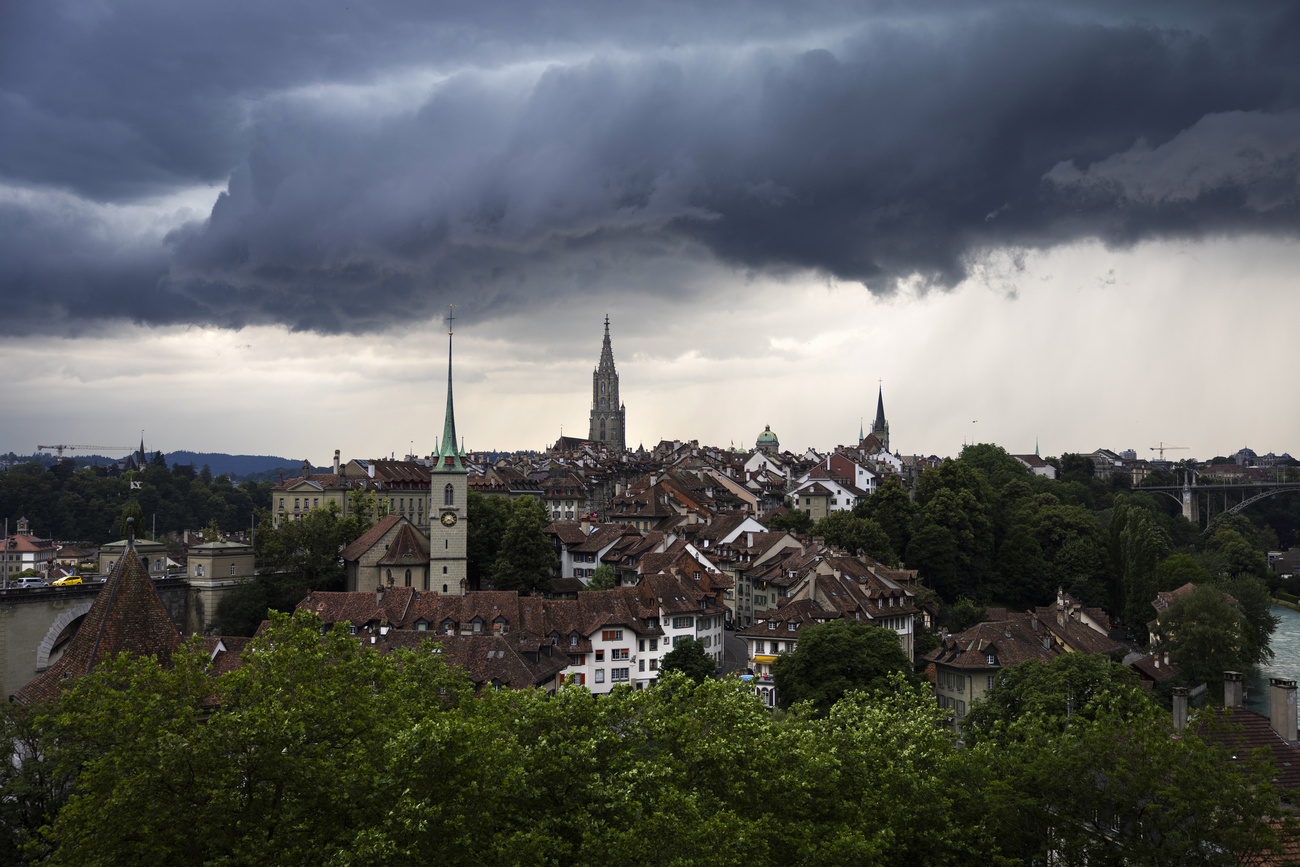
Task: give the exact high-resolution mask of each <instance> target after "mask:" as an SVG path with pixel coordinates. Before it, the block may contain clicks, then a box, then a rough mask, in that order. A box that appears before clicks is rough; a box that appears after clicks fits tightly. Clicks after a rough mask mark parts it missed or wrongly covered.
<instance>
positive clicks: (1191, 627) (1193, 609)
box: [1156, 584, 1258, 697]
mask: <svg viewBox="0 0 1300 867" xmlns="http://www.w3.org/2000/svg"><path fill="white" fill-rule="evenodd" d="M1156 628H1157V630H1158V633H1159V636H1160V641H1161V644H1162V645H1163V646H1165V647H1167V648H1168V649H1169V661H1170V662H1172V663H1173V664H1174V665H1176V666H1178V668H1179V669H1181V670H1182V672H1183V674H1184V675H1185V676H1186V677H1187V678H1188V679H1189V680H1190V681H1191V682H1192V683H1200V682H1204V683H1205V684H1206V685H1207V686H1208V687H1209V689H1210V692H1211V694H1213V695H1216V696H1219V697H1222V695H1223V673H1224V672H1225V671H1245V670H1247V669H1248V668H1250V666H1251V663H1252V659H1253V656H1252V655H1253V654H1256V653H1258V648H1256V647H1254V646H1253V643H1252V636H1251V635H1249V634H1248V632H1247V630H1248V629H1249V626H1248V624H1247V623H1246V620H1245V618H1244V617H1243V616H1242V613H1241V611H1239V610H1238V609H1237V608H1236V607H1235V606H1234V605H1233V604H1232V603H1231V602H1229V601H1228V599H1227V597H1226V596H1224V594H1223V592H1222V591H1220V590H1219V589H1218V588H1217V587H1215V586H1213V585H1210V584H1198V585H1196V588H1195V589H1194V590H1193V591H1192V592H1191V593H1188V594H1186V595H1183V596H1179V597H1177V598H1175V599H1174V601H1173V603H1172V604H1171V605H1170V606H1169V608H1168V609H1167V610H1166V611H1164V612H1162V613H1161V615H1160V619H1159V623H1158V624H1157V627H1156Z"/></svg>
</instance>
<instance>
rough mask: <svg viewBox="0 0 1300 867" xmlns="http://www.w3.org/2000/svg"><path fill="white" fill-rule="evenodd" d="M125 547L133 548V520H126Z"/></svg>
mask: <svg viewBox="0 0 1300 867" xmlns="http://www.w3.org/2000/svg"><path fill="white" fill-rule="evenodd" d="M126 547H128V548H133V547H135V518H127V519H126Z"/></svg>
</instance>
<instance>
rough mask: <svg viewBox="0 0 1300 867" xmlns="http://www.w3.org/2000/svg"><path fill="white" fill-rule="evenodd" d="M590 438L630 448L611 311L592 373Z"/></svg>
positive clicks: (619, 449)
mask: <svg viewBox="0 0 1300 867" xmlns="http://www.w3.org/2000/svg"><path fill="white" fill-rule="evenodd" d="M588 430H589V432H588V434H587V439H589V440H592V441H594V442H600V443H604V444H605V446H606V447H607V448H609V449H610V450H611V451H613V452H622V451H624V450H625V448H626V441H625V439H624V435H625V432H626V430H627V416H626V407H624V406H623V402H622V401H621V400H619V394H618V370H617V368H615V367H614V348H613V346H612V345H611V343H610V340H609V314H606V315H605V340H604V343H603V344H602V345H601V347H600V361H599V362H598V363H597V365H596V369H595V370H594V371H592V374H591V426H590V428H589V429H588Z"/></svg>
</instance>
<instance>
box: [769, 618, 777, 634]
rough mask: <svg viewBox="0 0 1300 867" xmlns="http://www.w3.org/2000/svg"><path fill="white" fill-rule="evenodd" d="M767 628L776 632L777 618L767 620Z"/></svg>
mask: <svg viewBox="0 0 1300 867" xmlns="http://www.w3.org/2000/svg"><path fill="white" fill-rule="evenodd" d="M767 628H768V629H770V630H772V631H773V632H775V631H776V621H775V620H769V621H767Z"/></svg>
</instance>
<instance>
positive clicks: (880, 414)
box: [871, 386, 889, 451]
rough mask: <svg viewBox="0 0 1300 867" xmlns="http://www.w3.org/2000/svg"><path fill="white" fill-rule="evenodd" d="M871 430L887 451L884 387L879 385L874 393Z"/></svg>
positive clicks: (887, 436) (887, 423)
mask: <svg viewBox="0 0 1300 867" xmlns="http://www.w3.org/2000/svg"><path fill="white" fill-rule="evenodd" d="M871 432H872V433H873V434H875V435H876V439H878V440H880V445H881V446H883V447H884V449H885V451H889V422H887V421H885V388H884V386H881V387H880V393H879V394H877V395H876V421H875V423H874V424H872V425H871Z"/></svg>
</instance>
